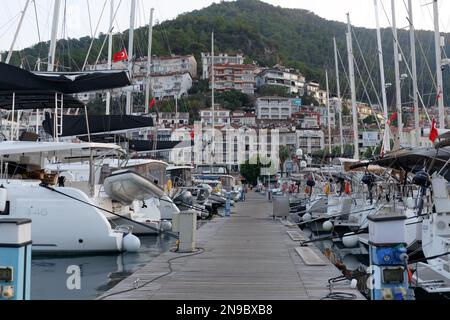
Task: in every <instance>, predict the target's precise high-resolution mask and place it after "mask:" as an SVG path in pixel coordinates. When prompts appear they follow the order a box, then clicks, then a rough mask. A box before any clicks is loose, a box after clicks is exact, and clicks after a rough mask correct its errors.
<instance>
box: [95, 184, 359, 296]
mask: <svg viewBox="0 0 450 320" xmlns="http://www.w3.org/2000/svg"><path fill="white" fill-rule="evenodd" d="M271 213H272V204H271V203H269V202H268V201H267V200H266V199H265V198H263V196H262V195H260V194H259V193H253V192H250V193H248V194H247V201H246V202H243V203H238V204H237V205H236V207H234V208H233V214H232V216H231V217H224V218H216V219H213V220H212V221H211V222H208V223H207V224H206V225H204V226H203V227H201V228H200V229H199V231H198V241H197V247H199V248H203V249H204V250H205V251H204V253H202V254H198V255H195V256H189V257H184V258H180V257H182V256H185V254H179V253H173V252H167V253H164V254H162V255H160V256H159V257H157V258H156V259H154V260H153V261H152V262H150V263H149V264H148V265H146V266H144V267H143V268H141V269H139V270H138V271H137V272H135V273H134V274H133V275H131V276H130V277H128V278H127V279H125V280H123V281H122V282H120V283H119V284H118V285H117V286H116V287H114V288H113V289H111V290H110V291H108V292H106V293H105V294H104V295H103V296H101V297H100V299H116V300H159V299H163V300H318V299H322V298H324V297H326V296H327V295H328V294H329V293H330V290H329V289H328V287H327V286H328V279H329V278H332V277H337V276H340V275H341V272H340V271H339V270H338V269H337V268H336V267H334V266H333V265H332V264H331V263H330V262H329V261H328V260H327V259H326V258H325V257H324V256H323V255H322V253H321V252H320V251H319V250H318V249H317V248H316V247H315V246H313V245H311V246H309V247H308V248H307V249H306V250H312V252H313V253H312V255H311V254H310V253H309V252H306V253H305V252H303V254H306V256H304V257H303V258H302V257H301V256H300V255H299V253H298V252H297V251H299V249H298V247H299V242H298V239H297V238H298V235H295V234H294V235H293V234H292V232H291V234H290V235H289V234H288V232H287V231H294V233H295V231H299V232H300V233H301V231H300V230H299V229H298V228H297V227H296V226H295V228H294V227H293V226H292V225H289V224H286V223H281V222H280V221H279V220H273V218H272V217H271ZM300 238H301V235H300ZM296 240H297V241H296ZM296 249H297V250H296ZM173 258H177V259H176V260H173V261H172V262H171V264H170V268H172V271H171V270H170V268H169V263H168V260H170V259H173ZM317 258H319V260H317ZM303 259H305V260H303ZM311 259H312V262H313V263H312V264H310V265H307V264H306V263H305V261H306V262H308V260H310V261H309V262H310V263H311ZM168 273H169V274H168ZM158 277H160V278H158ZM154 279H157V280H154ZM153 280H154V281H153ZM335 291H340V292H347V293H353V294H355V295H356V296H357V299H364V297H363V296H362V295H361V294H360V293H359V292H358V291H357V290H353V289H351V288H350V287H349V286H348V285H346V286H342V285H339V284H338V285H337V287H336V289H335Z"/></svg>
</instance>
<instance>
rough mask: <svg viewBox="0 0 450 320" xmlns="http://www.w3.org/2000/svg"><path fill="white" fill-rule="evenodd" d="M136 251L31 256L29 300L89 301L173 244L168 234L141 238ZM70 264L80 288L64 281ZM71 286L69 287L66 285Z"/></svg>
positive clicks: (66, 279) (68, 275) (173, 241)
mask: <svg viewBox="0 0 450 320" xmlns="http://www.w3.org/2000/svg"><path fill="white" fill-rule="evenodd" d="M140 239H141V249H140V250H139V252H136V253H123V254H112V255H100V256H33V261H32V268H31V299H33V300H55V299H57V300H89V299H95V298H97V297H98V296H100V295H101V294H102V293H104V292H105V291H107V290H109V289H111V288H112V287H114V286H115V285H116V284H117V283H119V282H120V281H121V280H123V279H124V278H126V277H127V276H129V275H131V274H132V273H133V272H135V271H136V270H137V269H139V268H140V267H143V266H144V265H146V264H147V263H149V262H150V261H152V260H153V259H154V258H155V257H157V256H158V255H160V254H161V253H163V252H165V251H167V250H169V249H171V248H172V247H174V246H175V241H176V240H175V239H173V238H169V237H167V236H148V237H141V238H140ZM70 266H78V267H79V270H80V272H81V282H80V284H81V289H80V290H77V289H74V290H70V289H68V287H67V282H68V280H69V283H70V282H71V281H70V280H71V279H73V278H70V277H71V275H72V273H70V274H68V273H67V268H68V267H70ZM69 287H70V286H69Z"/></svg>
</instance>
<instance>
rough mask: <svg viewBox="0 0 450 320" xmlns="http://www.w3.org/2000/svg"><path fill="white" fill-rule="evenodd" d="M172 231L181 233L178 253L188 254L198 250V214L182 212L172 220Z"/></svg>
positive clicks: (190, 211) (191, 211)
mask: <svg viewBox="0 0 450 320" xmlns="http://www.w3.org/2000/svg"><path fill="white" fill-rule="evenodd" d="M172 230H173V231H174V232H178V233H179V239H178V240H179V245H178V252H182V253H187V252H194V251H195V250H196V247H195V246H196V240H197V212H195V211H193V210H188V211H182V212H180V213H179V214H176V215H175V216H174V217H173V219H172Z"/></svg>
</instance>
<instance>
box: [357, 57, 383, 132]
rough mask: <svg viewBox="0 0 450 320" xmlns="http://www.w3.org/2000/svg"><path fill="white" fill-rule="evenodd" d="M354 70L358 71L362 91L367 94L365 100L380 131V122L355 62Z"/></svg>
mask: <svg viewBox="0 0 450 320" xmlns="http://www.w3.org/2000/svg"><path fill="white" fill-rule="evenodd" d="M356 70H357V71H358V75H359V77H360V78H361V83H362V85H363V88H364V93H365V94H366V96H367V100H368V101H369V106H370V109H371V110H372V113H373V115H374V117H375V121H376V122H377V126H378V130H379V131H380V132H381V126H380V122H379V121H378V117H377V114H376V112H375V110H374V108H373V107H372V101H371V99H370V96H369V93H368V92H367V88H366V85H365V84H364V81H363V79H362V75H361V72H360V70H359V67H358V65H357V64H356ZM364 93H363V94H362V95H364ZM360 120H361V121H362V119H360ZM363 123H364V122H363ZM363 128H364V130H365V126H363Z"/></svg>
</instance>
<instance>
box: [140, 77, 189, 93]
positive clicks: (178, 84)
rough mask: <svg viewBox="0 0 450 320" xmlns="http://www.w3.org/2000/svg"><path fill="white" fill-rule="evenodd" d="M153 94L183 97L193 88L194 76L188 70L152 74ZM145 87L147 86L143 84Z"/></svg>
mask: <svg viewBox="0 0 450 320" xmlns="http://www.w3.org/2000/svg"><path fill="white" fill-rule="evenodd" d="M150 79H151V86H152V94H153V96H154V97H156V98H159V99H163V98H169V97H173V98H175V97H177V98H181V97H182V96H185V95H187V94H188V91H189V89H191V88H192V77H191V75H190V74H189V73H188V72H185V73H172V74H159V75H156V74H155V75H152V76H151V78H150ZM142 87H143V89H144V88H145V86H142Z"/></svg>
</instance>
